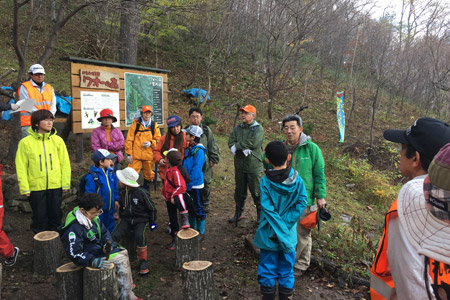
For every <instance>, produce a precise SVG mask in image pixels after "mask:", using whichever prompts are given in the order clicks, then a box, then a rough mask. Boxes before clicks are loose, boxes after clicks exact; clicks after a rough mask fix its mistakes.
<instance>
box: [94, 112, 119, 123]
mask: <svg viewBox="0 0 450 300" xmlns="http://www.w3.org/2000/svg"><path fill="white" fill-rule="evenodd" d="M103 118H112V119H113V123H114V122H117V118H116V117H114V114H113V111H112V110H110V109H109V108H105V109H103V110H102V111H101V112H100V117H99V118H97V120H98V121H99V122H101V121H102V119H103Z"/></svg>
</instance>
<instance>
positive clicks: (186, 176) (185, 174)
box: [169, 165, 191, 184]
mask: <svg viewBox="0 0 450 300" xmlns="http://www.w3.org/2000/svg"><path fill="white" fill-rule="evenodd" d="M177 168H178V170H180V173H181V176H183V178H184V182H186V183H189V182H191V177H189V173H188V171H187V170H186V168H185V167H184V166H183V165H178V166H177ZM169 183H170V184H172V183H171V182H169Z"/></svg>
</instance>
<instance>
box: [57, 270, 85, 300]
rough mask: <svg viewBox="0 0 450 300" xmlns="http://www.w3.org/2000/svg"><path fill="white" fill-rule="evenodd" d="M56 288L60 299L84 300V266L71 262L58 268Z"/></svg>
mask: <svg viewBox="0 0 450 300" xmlns="http://www.w3.org/2000/svg"><path fill="white" fill-rule="evenodd" d="M56 290H57V295H58V297H59V299H63V300H72V299H73V300H83V268H82V267H79V266H76V265H75V264H74V263H72V262H70V263H67V264H65V265H62V266H60V267H59V268H58V269H56Z"/></svg>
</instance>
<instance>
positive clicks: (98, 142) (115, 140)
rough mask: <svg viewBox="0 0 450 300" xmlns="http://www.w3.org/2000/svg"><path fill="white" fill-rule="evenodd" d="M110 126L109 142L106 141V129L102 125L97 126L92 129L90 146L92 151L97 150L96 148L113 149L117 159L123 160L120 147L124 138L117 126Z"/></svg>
mask: <svg viewBox="0 0 450 300" xmlns="http://www.w3.org/2000/svg"><path fill="white" fill-rule="evenodd" d="M111 127H112V128H111V142H108V141H107V139H106V131H105V128H103V126H99V127H97V128H95V129H94V131H92V135H91V148H92V151H97V150H98V149H106V150H108V151H114V152H115V153H116V155H117V160H118V161H119V162H121V161H122V160H123V153H122V149H123V146H124V144H125V139H124V138H123V134H122V131H120V129H119V128H115V127H114V126H112V125H111Z"/></svg>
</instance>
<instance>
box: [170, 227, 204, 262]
mask: <svg viewBox="0 0 450 300" xmlns="http://www.w3.org/2000/svg"><path fill="white" fill-rule="evenodd" d="M198 237H199V233H198V231H197V230H194V229H192V228H188V229H183V230H180V231H178V233H177V247H176V248H175V257H176V259H175V265H176V266H177V268H181V267H182V266H183V264H184V263H185V262H187V261H193V260H199V257H200V246H199V242H198Z"/></svg>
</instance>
